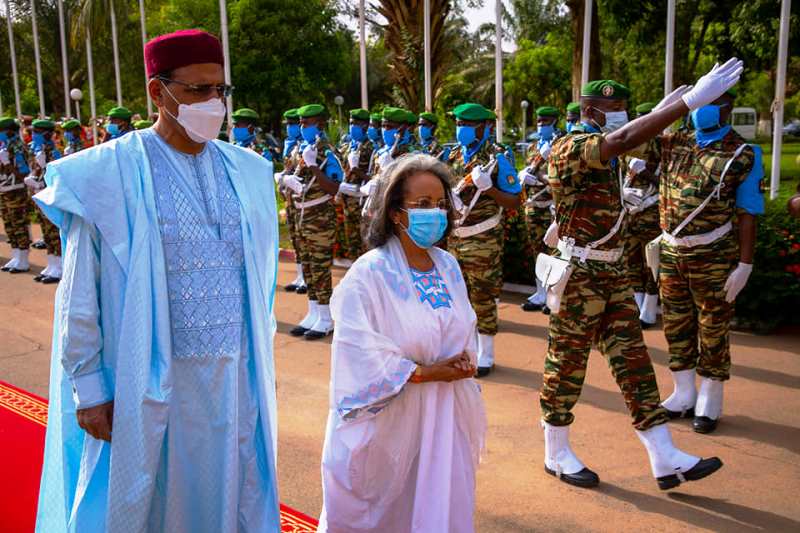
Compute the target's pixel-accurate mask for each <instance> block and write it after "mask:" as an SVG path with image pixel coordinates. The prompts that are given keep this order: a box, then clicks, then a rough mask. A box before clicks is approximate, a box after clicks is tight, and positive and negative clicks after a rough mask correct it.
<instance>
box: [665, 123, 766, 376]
mask: <svg viewBox="0 0 800 533" xmlns="http://www.w3.org/2000/svg"><path fill="white" fill-rule="evenodd" d="M744 142H745V141H744V139H742V137H740V136H739V135H738V134H737V133H736V132H734V131H733V130H731V132H729V133H728V134H727V135H726V136H725V137H724V138H723V139H722V140H721V141H718V142H715V143H713V144H711V145H710V146H708V147H706V148H700V147H699V146H698V145H697V143H696V142H695V139H694V136H693V134H692V133H689V132H678V133H675V134H671V135H665V136H663V137H661V138H659V139H657V140H656V141H655V142H654V143H653V144H654V146H655V148H656V150H655V157H656V158H660V162H661V168H662V174H661V202H660V216H661V228H662V229H663V230H664V231H667V232H672V231H674V229H675V227H676V226H678V225H679V224H680V223H681V222H683V220H684V219H686V217H687V216H689V213H691V212H692V211H693V210H694V209H695V208H696V207H697V206H698V205H699V204H700V203H702V202H703V200H705V199H706V197H707V196H708V195H709V194H711V191H712V190H713V189H714V187H715V186H716V185H717V183H719V178H720V175H721V174H722V169H723V167H724V166H725V164H726V163H727V162H728V160H730V158H731V157H732V156H733V153H734V151H735V150H736V149H737V148H738V147H739V145H741V144H743V143H744ZM754 157H755V156H754V152H753V149H752V148H751V147H749V146H748V147H747V148H745V149H744V150H743V151H742V153H741V154H740V155H739V157H737V158H736V160H735V161H734V162H733V163H732V164H731V167H730V169H729V170H728V173H727V174H726V176H725V182H724V183H725V186H724V187H723V188H722V190H721V193H720V197H719V199H716V198H714V199H712V200H711V202H710V203H709V204H708V205H707V206H706V208H705V209H704V210H703V211H702V212H701V213H700V214H699V215H698V216H697V217H696V218H695V219H694V220H693V221H692V222H691V223H690V224H689V225H688V226H686V228H685V229H684V230H683V231H682V232H681V233H680V234H679V235H678V237H686V236H690V235H700V234H703V233H708V232H711V231H713V230H715V229H717V228H719V227H720V226H722V225H724V224H725V223H726V222H728V221H730V220H732V219H735V218H736V216H735V215H736V213H737V209H736V198H737V188H738V186H739V185H740V184H741V183H742V181H744V179H745V178H746V177H747V175H748V174H749V172H750V170H751V169H752V168H753V164H754ZM734 222H735V220H734ZM738 262H739V241H738V231H737V229H736V225H735V224H734V228H733V229H732V230H731V231H730V232H728V233H727V234H726V235H725V236H724V237H722V238H719V239H717V240H716V241H714V242H713V243H711V244H708V245H704V246H697V247H694V248H680V247H677V246H671V245H669V244H668V243H666V242H664V241H662V242H661V269H660V275H659V278H660V283H661V301H662V305H663V320H664V334H665V336H666V338H667V343H668V344H669V353H670V363H669V368H670V370H672V371H680V370H689V369H692V368H697V373H698V374H700V375H701V376H703V377H708V378H714V379H718V380H726V379H729V377H730V366H731V359H730V345H729V329H730V321H731V319H732V318H733V315H734V305H733V303H728V302H727V301H726V300H725V294H726V291H725V290H724V287H725V282H726V281H727V279H728V275H729V274H730V273H731V271H732V270H733V269H734V268H735V267H736V265H737V264H738Z"/></svg>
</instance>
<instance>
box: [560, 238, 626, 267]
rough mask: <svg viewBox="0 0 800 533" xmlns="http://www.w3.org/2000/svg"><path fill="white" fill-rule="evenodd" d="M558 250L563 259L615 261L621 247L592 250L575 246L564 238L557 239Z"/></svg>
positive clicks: (619, 255)
mask: <svg viewBox="0 0 800 533" xmlns="http://www.w3.org/2000/svg"><path fill="white" fill-rule="evenodd" d="M558 251H559V252H561V257H562V258H564V259H568V258H572V257H577V258H578V259H580V260H581V261H586V260H589V261H602V262H603V263H616V262H617V261H619V260H620V258H621V257H622V251H623V248H614V249H613V250H594V249H592V248H589V247H583V246H575V245H573V244H570V243H568V242H567V241H565V240H564V239H561V240H559V241H558Z"/></svg>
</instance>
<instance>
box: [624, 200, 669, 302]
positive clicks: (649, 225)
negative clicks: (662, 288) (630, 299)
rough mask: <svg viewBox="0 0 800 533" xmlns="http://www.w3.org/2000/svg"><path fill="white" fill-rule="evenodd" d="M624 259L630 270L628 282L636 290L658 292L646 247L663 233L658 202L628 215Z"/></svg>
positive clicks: (650, 292)
mask: <svg viewBox="0 0 800 533" xmlns="http://www.w3.org/2000/svg"><path fill="white" fill-rule="evenodd" d="M626 233H627V238H626V239H625V252H624V254H625V255H624V256H623V261H625V268H626V269H627V272H628V282H629V283H630V285H631V287H632V288H633V291H634V292H643V293H646V294H658V283H656V280H655V279H654V278H653V272H652V271H651V270H650V267H648V266H647V259H646V256H645V252H644V250H645V247H646V246H647V243H649V242H650V241H652V240H653V239H655V238H656V237H658V236H659V235H661V227H660V226H659V222H658V204H655V205H653V206H650V207H649V208H647V209H645V210H644V211H642V212H640V213H636V214H634V215H631V216H630V217H628V227H627V229H626Z"/></svg>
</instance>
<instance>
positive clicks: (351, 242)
mask: <svg viewBox="0 0 800 533" xmlns="http://www.w3.org/2000/svg"><path fill="white" fill-rule="evenodd" d="M343 200H344V243H345V246H347V250H345V251H346V253H347V257H348V258H349V259H351V260H353V261H355V260H356V259H358V258H359V256H361V254H363V253H364V243H363V241H362V239H361V199H360V198H353V197H351V196H345V197H344V198H343Z"/></svg>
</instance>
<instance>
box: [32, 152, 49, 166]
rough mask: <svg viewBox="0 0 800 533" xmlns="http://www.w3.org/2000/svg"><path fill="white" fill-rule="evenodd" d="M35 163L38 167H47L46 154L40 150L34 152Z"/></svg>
mask: <svg viewBox="0 0 800 533" xmlns="http://www.w3.org/2000/svg"><path fill="white" fill-rule="evenodd" d="M35 159H36V164H37V165H39V168H47V154H45V153H44V152H43V151H42V152H36V158H35Z"/></svg>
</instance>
